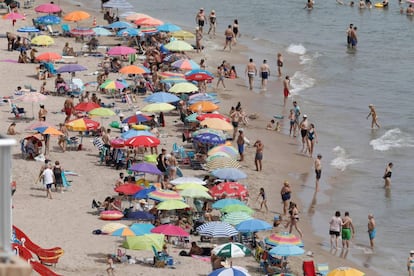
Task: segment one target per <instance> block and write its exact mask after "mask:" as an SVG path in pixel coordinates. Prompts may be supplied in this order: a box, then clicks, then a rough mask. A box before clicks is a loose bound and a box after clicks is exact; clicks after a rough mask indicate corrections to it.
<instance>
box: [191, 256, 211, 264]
mask: <svg viewBox="0 0 414 276" xmlns="http://www.w3.org/2000/svg"><path fill="white" fill-rule="evenodd" d="M191 257H193V258H194V259H197V260H201V261H203V262H206V263H210V262H211V258H210V256H199V255H191Z"/></svg>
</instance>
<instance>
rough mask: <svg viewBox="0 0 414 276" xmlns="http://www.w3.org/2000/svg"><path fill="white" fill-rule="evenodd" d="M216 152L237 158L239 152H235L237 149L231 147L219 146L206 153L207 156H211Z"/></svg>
mask: <svg viewBox="0 0 414 276" xmlns="http://www.w3.org/2000/svg"><path fill="white" fill-rule="evenodd" d="M217 152H225V153H227V154H228V155H230V156H232V157H234V158H237V157H238V156H239V152H238V151H237V149H236V148H235V147H233V146H227V145H219V146H216V147H214V148H212V149H211V150H209V151H208V153H207V154H208V155H213V154H214V153H217Z"/></svg>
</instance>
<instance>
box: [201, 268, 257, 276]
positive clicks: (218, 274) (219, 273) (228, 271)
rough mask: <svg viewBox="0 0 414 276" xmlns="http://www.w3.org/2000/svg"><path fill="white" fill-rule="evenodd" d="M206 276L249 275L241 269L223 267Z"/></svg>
mask: <svg viewBox="0 0 414 276" xmlns="http://www.w3.org/2000/svg"><path fill="white" fill-rule="evenodd" d="M208 276H250V274H249V272H248V271H247V270H246V269H245V268H243V267H239V266H232V267H229V268H226V267H223V268H220V269H216V270H214V271H213V272H211V273H210V274H208Z"/></svg>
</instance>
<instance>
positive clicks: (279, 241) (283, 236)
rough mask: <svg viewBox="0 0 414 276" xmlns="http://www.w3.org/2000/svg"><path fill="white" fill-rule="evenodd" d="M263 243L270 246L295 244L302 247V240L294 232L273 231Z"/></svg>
mask: <svg viewBox="0 0 414 276" xmlns="http://www.w3.org/2000/svg"><path fill="white" fill-rule="evenodd" d="M264 242H265V244H267V245H270V246H278V245H283V244H284V245H297V246H299V247H303V242H302V240H301V239H300V238H298V237H297V236H295V235H294V234H291V233H288V232H280V233H273V234H271V235H270V236H269V237H266V238H265V239H264Z"/></svg>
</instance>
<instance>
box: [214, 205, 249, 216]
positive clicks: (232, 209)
mask: <svg viewBox="0 0 414 276" xmlns="http://www.w3.org/2000/svg"><path fill="white" fill-rule="evenodd" d="M221 212H222V213H233V212H245V213H247V214H249V215H252V214H253V213H254V211H253V210H252V209H251V208H250V207H248V206H246V205H238V204H232V205H227V206H226V207H224V208H223V209H221Z"/></svg>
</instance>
